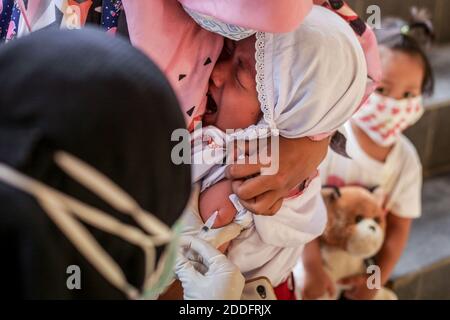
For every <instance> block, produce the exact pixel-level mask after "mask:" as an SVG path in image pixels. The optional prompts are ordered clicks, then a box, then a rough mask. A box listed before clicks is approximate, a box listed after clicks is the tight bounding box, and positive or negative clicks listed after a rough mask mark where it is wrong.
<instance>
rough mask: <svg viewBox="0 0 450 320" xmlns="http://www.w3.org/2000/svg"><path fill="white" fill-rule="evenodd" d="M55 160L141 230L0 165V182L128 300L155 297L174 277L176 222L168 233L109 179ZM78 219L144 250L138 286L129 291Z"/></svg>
mask: <svg viewBox="0 0 450 320" xmlns="http://www.w3.org/2000/svg"><path fill="white" fill-rule="evenodd" d="M54 159H55V162H56V163H57V164H58V166H59V167H60V168H61V169H62V170H63V171H64V172H66V173H67V174H68V175H69V176H71V177H72V178H73V179H75V180H76V181H78V182H79V183H81V184H82V185H84V186H85V187H86V188H88V189H89V190H91V191H92V192H94V193H95V194H96V195H98V196H99V197H100V198H101V199H103V200H104V201H105V202H107V203H108V204H109V205H111V206H112V207H113V208H114V209H116V210H117V211H119V212H122V213H124V214H126V215H130V216H131V217H133V219H134V220H135V221H136V223H137V224H138V225H139V226H140V227H141V228H142V229H140V228H136V227H135V226H132V225H128V224H124V223H122V222H121V221H119V220H117V219H116V218H114V217H112V216H111V215H109V214H106V213H105V212H102V211H101V210H99V209H96V208H94V207H91V206H90V205H88V204H86V203H83V202H81V201H79V200H77V199H75V198H73V197H71V196H68V195H66V194H64V193H62V192H60V191H58V190H56V189H53V188H51V187H49V186H47V185H45V184H43V183H42V182H40V181H37V180H35V179H33V178H31V177H28V176H26V175H24V174H22V173H20V172H18V171H16V170H15V169H13V168H11V167H9V166H7V165H5V164H2V163H0V181H2V182H4V183H7V184H9V185H11V186H13V187H15V188H17V189H19V190H22V191H24V192H27V193H29V194H30V195H32V196H34V197H35V198H36V200H37V201H38V203H39V204H40V206H41V207H42V209H43V210H44V211H45V212H46V213H47V215H48V217H49V218H50V219H51V220H52V221H53V222H54V223H55V225H56V226H57V227H58V228H59V229H60V230H61V232H62V233H64V235H65V236H66V237H67V239H69V241H71V242H72V244H73V245H74V247H75V248H76V249H77V250H78V251H79V252H80V253H81V254H82V255H83V256H84V257H85V258H86V259H87V260H88V261H89V262H90V264H91V265H92V266H93V267H94V268H95V269H97V271H98V272H99V273H100V274H101V275H102V276H103V277H104V278H105V279H106V280H107V281H109V282H110V283H111V284H112V285H113V286H115V287H116V288H117V289H119V290H120V291H122V292H123V293H124V294H125V295H126V296H127V297H128V298H129V299H138V298H144V299H156V298H157V297H158V296H159V294H161V293H162V292H163V291H164V290H165V289H166V288H167V287H168V285H169V284H170V283H171V281H172V280H173V279H174V272H173V269H174V265H175V260H176V255H177V252H178V246H179V242H178V241H179V235H180V233H181V228H180V225H179V224H176V225H175V227H174V228H173V229H170V228H169V227H168V226H167V225H165V224H164V223H163V222H161V221H160V220H159V219H158V218H157V217H155V216H154V215H152V214H151V213H149V212H146V211H144V210H143V209H142V208H141V207H140V206H139V205H138V204H137V203H136V201H134V200H133V199H132V198H131V196H130V195H128V194H127V193H126V192H125V191H123V190H122V189H120V187H119V186H117V185H116V184H114V183H113V182H112V181H111V180H110V179H109V178H107V177H106V176H104V175H102V174H101V173H100V172H98V171H97V170H95V169H94V168H92V167H90V166H89V165H87V164H86V163H84V162H82V161H81V160H79V159H77V158H75V157H74V156H72V155H70V154H68V153H66V152H63V151H59V152H57V153H56V154H55V157H54ZM80 221H83V222H84V223H87V224H89V225H91V226H93V227H95V228H97V229H99V230H103V231H105V232H107V233H109V234H112V235H115V236H117V237H119V238H121V239H123V240H125V241H127V242H129V243H131V244H133V245H136V246H138V247H140V248H141V249H142V250H143V252H144V254H145V258H146V261H145V263H146V265H145V271H146V272H145V282H144V284H143V287H142V288H139V289H137V288H134V287H133V286H132V285H131V284H129V283H128V281H127V279H126V278H125V275H124V273H123V271H122V269H121V268H120V267H119V265H118V264H117V263H116V262H115V261H114V260H113V259H112V257H111V256H110V255H109V254H108V253H107V252H106V250H104V249H103V248H102V246H101V245H100V244H99V243H98V242H97V240H96V239H95V238H94V237H93V236H92V234H91V233H90V232H89V230H88V229H87V228H86V227H85V226H84V225H83V224H82V223H81V222H80ZM143 230H145V232H144V231H143ZM162 245H166V248H165V251H164V252H163V254H162V256H161V258H160V259H159V261H158V264H156V247H157V246H162Z"/></svg>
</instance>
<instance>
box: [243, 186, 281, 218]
mask: <svg viewBox="0 0 450 320" xmlns="http://www.w3.org/2000/svg"><path fill="white" fill-rule="evenodd" d="M280 199H282V197H280V196H279V195H278V192H277V191H268V192H266V193H264V194H263V195H261V196H258V197H256V198H253V199H250V200H242V199H241V200H240V202H241V204H242V205H243V206H244V207H245V208H246V209H247V210H250V211H251V212H252V213H254V214H256V215H262V216H273V215H275V213H277V211H278V210H275V209H279V200H280Z"/></svg>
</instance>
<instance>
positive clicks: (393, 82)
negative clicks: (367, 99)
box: [377, 47, 425, 100]
mask: <svg viewBox="0 0 450 320" xmlns="http://www.w3.org/2000/svg"><path fill="white" fill-rule="evenodd" d="M380 54H381V64H382V71H383V79H382V81H381V84H380V86H379V88H378V89H377V91H378V92H379V93H380V94H382V95H384V96H387V97H391V98H394V99H398V100H401V99H406V98H413V97H417V96H419V95H421V94H422V82H423V78H424V76H425V74H424V73H425V71H424V70H425V68H424V65H423V62H422V60H421V58H420V57H419V56H411V55H410V54H407V53H404V52H401V51H397V50H391V49H388V48H386V47H380Z"/></svg>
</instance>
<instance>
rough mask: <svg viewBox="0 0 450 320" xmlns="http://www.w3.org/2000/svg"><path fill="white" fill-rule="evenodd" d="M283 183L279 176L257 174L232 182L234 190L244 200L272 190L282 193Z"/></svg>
mask: <svg viewBox="0 0 450 320" xmlns="http://www.w3.org/2000/svg"><path fill="white" fill-rule="evenodd" d="M281 187H282V183H281V181H279V179H278V177H277V176H261V175H259V176H256V177H254V178H251V179H247V180H244V181H242V180H241V181H240V183H236V184H232V189H233V192H234V193H235V194H236V195H237V196H238V197H239V199H242V200H250V199H253V198H255V197H257V196H260V195H263V194H264V193H266V192H268V191H271V190H278V191H279V192H280V193H281V189H282V188H281Z"/></svg>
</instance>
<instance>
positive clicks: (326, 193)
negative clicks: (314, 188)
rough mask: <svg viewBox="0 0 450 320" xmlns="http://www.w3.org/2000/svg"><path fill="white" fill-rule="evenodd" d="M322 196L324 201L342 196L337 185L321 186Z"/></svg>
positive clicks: (334, 199)
mask: <svg viewBox="0 0 450 320" xmlns="http://www.w3.org/2000/svg"><path fill="white" fill-rule="evenodd" d="M322 196H323V198H324V199H325V201H336V200H337V199H339V198H340V197H342V194H341V190H340V189H339V187H337V186H323V187H322Z"/></svg>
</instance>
